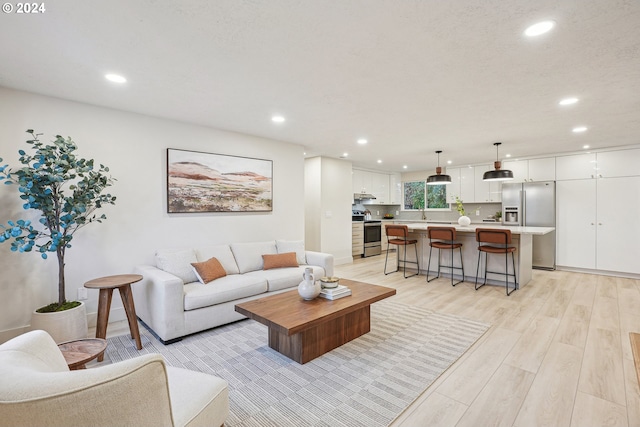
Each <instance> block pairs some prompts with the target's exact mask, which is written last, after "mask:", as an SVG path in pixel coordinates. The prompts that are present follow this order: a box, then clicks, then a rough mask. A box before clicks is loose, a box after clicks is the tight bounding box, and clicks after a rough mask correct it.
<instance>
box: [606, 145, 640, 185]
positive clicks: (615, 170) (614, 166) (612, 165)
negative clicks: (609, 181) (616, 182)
mask: <svg viewBox="0 0 640 427" xmlns="http://www.w3.org/2000/svg"><path fill="white" fill-rule="evenodd" d="M596 160H597V168H598V169H597V177H598V178H614V177H624V176H638V175H640V149H633V150H620V151H608V152H604V153H598V154H597V155H596Z"/></svg>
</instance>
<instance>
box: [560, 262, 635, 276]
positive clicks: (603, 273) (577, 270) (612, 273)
mask: <svg viewBox="0 0 640 427" xmlns="http://www.w3.org/2000/svg"><path fill="white" fill-rule="evenodd" d="M556 270H559V271H570V272H572V273H585V274H596V275H598V276H613V277H624V278H625V279H640V274H634V273H621V272H619V271H607V270H593V269H590V268H576V267H565V266H563V265H556Z"/></svg>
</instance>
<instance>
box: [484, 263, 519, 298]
mask: <svg viewBox="0 0 640 427" xmlns="http://www.w3.org/2000/svg"><path fill="white" fill-rule="evenodd" d="M488 255H489V254H488V253H487V252H484V282H483V283H482V284H481V285H480V286H478V272H479V271H480V257H481V256H482V252H480V253H479V254H478V266H477V268H476V284H475V288H476V291H477V290H478V289H480V288H481V287H483V286H484V285H486V284H487V273H493V274H504V287H505V291H506V292H507V296H509V295H511V294H512V293H513V291H515V290H516V289H517V288H518V279H517V277H516V261H515V256H514V255H513V252H511V262H512V264H513V274H509V270H508V261H509V259H508V257H507V254H506V253H505V254H504V255H505V257H504V272H502V271H489V270H488V269H487V256H488ZM509 277H513V289H511V292H509Z"/></svg>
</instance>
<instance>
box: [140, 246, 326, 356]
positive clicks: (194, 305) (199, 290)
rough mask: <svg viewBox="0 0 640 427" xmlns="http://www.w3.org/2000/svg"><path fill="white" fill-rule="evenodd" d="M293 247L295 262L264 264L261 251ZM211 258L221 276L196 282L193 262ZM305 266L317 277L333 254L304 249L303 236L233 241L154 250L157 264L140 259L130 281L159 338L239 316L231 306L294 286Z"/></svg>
mask: <svg viewBox="0 0 640 427" xmlns="http://www.w3.org/2000/svg"><path fill="white" fill-rule="evenodd" d="M289 252H295V253H296V260H297V263H298V264H299V266H297V267H284V268H273V269H268V270H263V267H264V263H263V257H262V256H263V255H275V254H283V253H289ZM212 257H214V258H216V259H217V260H218V261H219V262H220V264H221V265H222V267H223V268H224V271H225V272H226V274H227V275H226V276H225V277H221V278H218V279H215V280H213V281H212V282H209V283H207V284H203V283H200V282H199V281H198V277H197V276H196V274H195V272H194V269H193V267H192V266H191V264H192V263H198V262H204V261H207V260H209V259H210V258H212ZM306 267H312V268H313V272H314V275H315V277H316V278H318V279H319V278H320V277H322V276H332V275H333V255H330V254H325V253H320V252H312V251H305V249H304V243H303V242H302V241H286V240H272V241H267V242H254V243H233V244H230V245H215V246H209V247H203V248H196V249H183V250H167V251H158V252H157V253H156V265H155V266H151V265H140V266H137V267H136V268H135V273H138V274H141V275H142V276H143V279H142V280H141V281H140V282H137V283H134V284H132V285H131V289H132V291H133V295H134V301H135V306H136V314H137V315H138V318H140V320H141V321H142V322H144V324H145V325H146V326H147V327H148V328H149V329H151V330H152V331H153V332H154V334H155V335H156V336H157V337H158V338H159V339H160V340H161V341H162V342H163V343H164V344H169V343H171V342H174V341H179V340H180V339H181V338H182V337H183V336H185V335H189V334H193V333H196V332H200V331H203V330H205V329H209V328H213V327H216V326H220V325H224V324H227V323H231V322H235V321H237V320H240V319H243V318H244V316H243V315H241V314H239V313H237V312H236V311H235V309H234V306H235V305H236V304H238V303H241V302H244V301H249V300H252V299H256V298H261V297H264V296H267V295H270V294H275V293H279V292H284V291H288V290H292V289H295V288H296V287H297V286H298V284H299V283H300V281H301V280H302V273H303V272H304V269H305V268H306Z"/></svg>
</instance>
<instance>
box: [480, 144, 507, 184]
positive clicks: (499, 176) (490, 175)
mask: <svg viewBox="0 0 640 427" xmlns="http://www.w3.org/2000/svg"><path fill="white" fill-rule="evenodd" d="M500 144H502V142H494V143H493V145H495V146H496V161H495V162H494V163H493V166H494V167H495V169H494V170H492V171H486V172H485V173H484V175H483V176H482V180H483V181H509V180H510V179H513V172H511V171H510V170H508V169H500V167H501V166H502V163H501V162H500V160H498V147H500Z"/></svg>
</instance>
